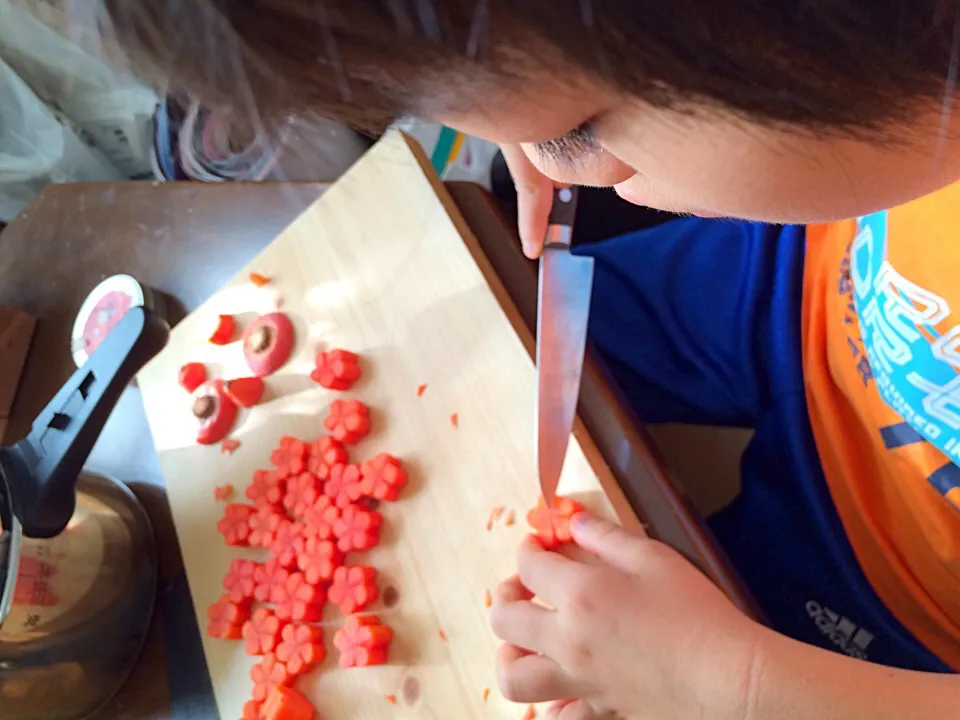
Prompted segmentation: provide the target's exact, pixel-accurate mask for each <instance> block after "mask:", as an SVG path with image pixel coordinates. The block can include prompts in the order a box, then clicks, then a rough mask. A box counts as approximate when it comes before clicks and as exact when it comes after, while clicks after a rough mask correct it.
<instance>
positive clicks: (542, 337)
mask: <svg viewBox="0 0 960 720" xmlns="http://www.w3.org/2000/svg"><path fill="white" fill-rule="evenodd" d="M576 208H577V189H576V188H561V189H557V190H556V191H555V192H554V196H553V209H552V210H551V213H550V220H549V226H548V229H547V237H546V242H545V243H544V248H543V254H542V255H541V256H540V289H539V295H538V299H537V401H536V409H535V419H534V421H535V425H536V428H537V438H536V462H537V471H538V474H539V477H540V490H541V492H542V493H543V498H544V500H545V501H546V502H547V504H548V505H550V504H552V503H553V500H554V498H555V497H556V493H557V486H558V485H559V484H560V472H561V471H562V470H563V461H564V458H565V457H566V454H567V445H568V444H569V442H570V434H571V433H572V432H573V421H574V418H575V417H576V413H577V401H578V399H579V397H580V378H581V375H582V373H583V356H584V350H585V348H586V341H587V321H588V318H589V315H590V293H591V290H592V288H593V258H590V257H578V256H576V255H572V254H571V253H570V241H571V239H572V236H573V220H574V217H575V215H576Z"/></svg>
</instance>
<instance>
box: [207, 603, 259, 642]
mask: <svg viewBox="0 0 960 720" xmlns="http://www.w3.org/2000/svg"><path fill="white" fill-rule="evenodd" d="M249 618H250V603H235V602H231V601H230V598H229V597H228V596H227V595H221V596H220V598H219V599H218V600H217V601H216V602H214V603H211V604H210V605H209V607H207V620H209V624H208V625H207V635H209V636H210V637H213V638H220V639H221V640H238V639H240V637H241V636H242V628H243V624H244V623H245V622H246V621H247V620H248V619H249Z"/></svg>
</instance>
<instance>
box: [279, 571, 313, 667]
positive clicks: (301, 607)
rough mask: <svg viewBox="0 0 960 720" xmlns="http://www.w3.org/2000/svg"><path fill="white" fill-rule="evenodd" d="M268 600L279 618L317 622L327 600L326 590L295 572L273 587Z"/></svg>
mask: <svg viewBox="0 0 960 720" xmlns="http://www.w3.org/2000/svg"><path fill="white" fill-rule="evenodd" d="M270 601H271V602H273V603H274V604H275V606H276V608H275V612H276V614H277V617H278V618H280V619H281V620H295V621H297V622H317V621H318V620H319V619H320V615H321V614H322V613H323V605H324V603H325V602H326V601H327V591H326V590H325V589H324V588H323V586H321V585H315V584H311V583H308V582H307V581H306V580H305V579H304V576H303V573H299V572H295V573H290V576H289V577H288V578H287V581H286V582H285V583H284V584H283V585H282V586H281V587H278V588H274V590H273V592H272V593H271V595H270ZM284 662H286V661H284Z"/></svg>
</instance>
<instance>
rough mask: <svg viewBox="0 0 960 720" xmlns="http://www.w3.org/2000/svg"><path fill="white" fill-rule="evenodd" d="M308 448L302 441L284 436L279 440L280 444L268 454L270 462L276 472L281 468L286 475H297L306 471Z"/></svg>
mask: <svg viewBox="0 0 960 720" xmlns="http://www.w3.org/2000/svg"><path fill="white" fill-rule="evenodd" d="M308 452H309V447H308V446H307V444H306V443H305V442H303V441H302V440H297V439H296V438H295V437H290V436H289V435H285V436H283V437H282V438H280V444H279V445H278V446H277V448H276V449H275V450H274V451H273V452H272V453H270V462H272V463H273V464H274V465H275V466H276V468H277V470H278V471H280V469H281V468H283V469H284V471H285V472H286V473H287V474H288V475H299V474H300V473H302V472H303V471H304V470H306V469H307V457H308Z"/></svg>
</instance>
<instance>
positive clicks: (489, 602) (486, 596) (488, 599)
mask: <svg viewBox="0 0 960 720" xmlns="http://www.w3.org/2000/svg"><path fill="white" fill-rule="evenodd" d="M483 606H484V607H487V608H488V607H493V597H492V596H491V595H490V591H489V590H484V591H483Z"/></svg>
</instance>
